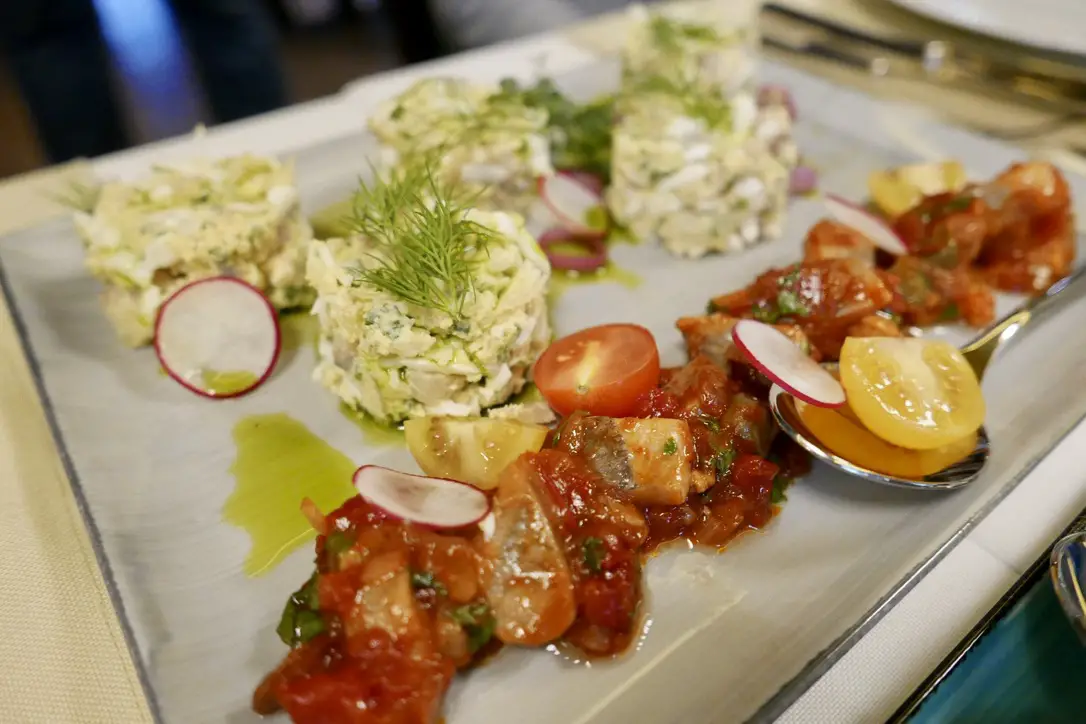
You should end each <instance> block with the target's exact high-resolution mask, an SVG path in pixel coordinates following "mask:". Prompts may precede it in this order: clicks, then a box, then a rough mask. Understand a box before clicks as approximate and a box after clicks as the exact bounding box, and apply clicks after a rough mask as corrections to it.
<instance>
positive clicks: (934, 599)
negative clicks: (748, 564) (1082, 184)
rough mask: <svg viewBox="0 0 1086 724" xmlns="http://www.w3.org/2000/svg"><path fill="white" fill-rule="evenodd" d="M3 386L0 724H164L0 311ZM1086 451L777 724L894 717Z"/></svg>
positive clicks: (922, 88)
mask: <svg viewBox="0 0 1086 724" xmlns="http://www.w3.org/2000/svg"><path fill="white" fill-rule="evenodd" d="M786 4H788V5H791V6H794V7H799V8H802V9H806V10H811V11H814V12H819V13H822V14H824V15H826V16H832V17H835V18H837V19H840V20H843V21H845V22H847V23H848V24H850V25H853V26H856V27H862V28H865V29H872V30H880V31H883V32H888V31H894V32H898V33H903V32H904V33H909V34H912V35H914V36H915V37H925V38H929V37H930V38H935V37H939V38H955V37H959V34H957V33H956V32H955V31H952V30H949V29H946V28H941V27H939V26H935V25H932V24H931V23H927V22H924V21H921V20H918V19H914V18H910V17H908V16H906V15H903V14H902V13H900V12H899V11H896V10H894V9H893V8H892V7H891V6H890V5H889V4H887V3H885V2H883V1H882V0H787V2H786ZM607 22H610V21H608V20H606V19H603V20H597V21H593V22H592V23H589V24H588V25H586V26H585V27H582V28H579V29H574V30H571V31H570V32H569V33H566V34H562V35H557V34H555V35H548V36H541V37H537V38H531V39H526V40H522V41H517V42H514V43H509V44H504V45H501V46H495V47H492V48H488V49H484V50H481V51H475V52H473V53H468V54H463V55H460V56H455V57H453V58H450V59H445V60H442V61H438V62H436V63H430V64H425V65H421V66H413V67H411V68H408V69H404V70H400V71H396V72H393V73H389V74H385V75H381V76H375V77H373V78H367V79H364V80H362V81H359V82H356V83H352V84H351V85H349V86H347V87H346V88H345V89H344V90H343V92H342V93H340V94H339V95H338V96H335V97H333V98H330V99H326V100H322V101H318V102H314V103H309V104H305V105H302V106H297V107H294V108H291V109H287V110H285V111H281V112H278V113H274V114H270V115H268V116H264V117H261V118H257V119H253V120H250V121H244V122H240V123H235V124H230V125H227V126H223V127H220V128H217V129H214V130H212V131H211V132H210V133H209V134H208V135H207V136H206V137H205V138H204V139H202V140H200V141H194V140H192V139H180V140H174V141H167V142H163V143H158V144H154V145H151V146H146V147H142V148H139V149H134V150H131V151H127V152H124V153H120V154H116V155H113V156H109V157H105V158H102V159H96V160H95V161H93V162H90V163H78V164H71V165H68V166H64V167H58V168H52V169H46V170H44V171H41V172H37V173H34V174H28V175H25V176H22V177H18V178H15V179H11V180H9V181H6V182H2V183H0V234H2V233H5V232H8V231H12V230H14V229H16V228H21V227H25V226H29V225H32V224H35V223H39V222H41V221H43V220H45V219H48V218H50V217H53V216H56V215H58V214H62V213H64V209H62V208H60V207H58V206H57V205H56V204H53V203H51V202H50V201H48V192H49V191H50V190H56V189H59V188H63V186H64V185H65V184H68V183H70V182H71V181H73V180H77V179H79V178H83V177H86V176H87V175H88V174H90V173H94V174H99V175H103V176H127V175H131V174H135V173H138V172H139V170H140V169H142V168H145V167H146V165H147V162H148V160H149V159H152V158H156V159H161V158H162V157H163V156H166V157H171V156H182V155H186V154H191V153H193V152H194V151H197V152H200V153H206V154H217V153H226V152H230V151H236V150H237V149H238V148H244V149H245V150H249V151H253V152H264V153H282V152H289V151H290V150H292V149H295V148H300V147H303V146H306V145H309V144H312V143H318V142H320V141H326V140H330V139H334V138H337V137H340V136H345V135H348V134H350V133H351V132H354V131H357V129H358V127H359V125H360V124H361V122H362V119H363V118H364V117H365V113H366V110H367V109H368V108H372V105H373V103H374V102H375V101H376V100H379V99H381V98H385V97H387V96H388V95H389V94H390V93H393V92H395V91H396V90H398V89H400V88H402V87H404V86H406V84H408V83H410V82H411V81H412V80H414V79H415V78H417V77H419V76H420V75H424V74H427V73H433V72H435V70H436V71H437V72H441V73H445V74H465V75H472V76H475V77H493V78H495V79H496V78H498V77H501V76H507V75H519V76H523V77H531V76H532V75H533V74H535V73H536V72H537V71H538V70H539V65H540V59H541V58H543V57H547V58H549V59H550V60H549V61H548V62H551V63H554V64H555V65H553V66H549V67H546V68H545V70H547V71H550V72H560V71H561V70H563V69H568V68H573V67H576V66H577V65H578V64H581V63H584V62H586V61H588V60H589V59H590V58H591V57H592V54H593V53H595V52H598V51H600V50H606V48H605V47H604V48H601V47H599V41H600V39H601V38H608V37H615V34H614V33H606V32H600V29H601V27H602V24H604V23H607ZM982 44H983V43H982ZM792 62H794V60H792ZM796 64H797V65H800V66H801V67H805V68H808V69H810V70H812V71H815V72H818V73H820V74H823V75H826V76H829V77H831V78H833V79H834V80H837V81H840V82H842V83H847V84H851V85H855V86H859V87H862V88H864V89H866V90H869V91H870V92H872V93H874V94H876V95H882V96H885V97H892V98H894V99H897V100H902V99H905V100H910V101H915V102H917V103H919V104H922V105H924V106H926V107H928V108H930V109H932V112H933V113H937V114H939V115H942V116H945V117H947V118H949V119H950V120H953V121H957V122H960V123H964V124H967V125H973V126H975V127H979V128H983V129H989V130H992V129H996V130H999V129H1021V128H1032V127H1033V126H1034V125H1036V124H1038V123H1042V122H1044V121H1045V120H1046V118H1048V116H1047V115H1046V114H1044V113H1042V112H1040V111H1037V110H1035V109H1030V108H1025V107H1022V106H1019V105H1016V104H1013V103H1007V102H999V101H995V100H992V99H990V98H984V97H979V96H971V95H967V94H962V93H960V92H951V91H949V90H947V89H941V88H934V87H932V86H931V85H928V84H924V83H917V82H912V81H898V80H888V79H872V78H869V77H863V76H861V75H859V74H856V73H855V72H853V71H846V70H842V69H840V68H835V67H831V66H829V65H827V64H825V63H822V62H820V61H811V60H805V61H801V62H798V63H796ZM1073 143H1082V144H1083V145H1086V130H1084V129H1082V128H1075V127H1068V128H1062V129H1059V130H1058V131H1057V132H1055V133H1050V134H1047V135H1044V136H1038V137H1036V138H1033V139H1031V142H1030V144H1029V148H1030V151H1031V152H1032V153H1034V154H1035V155H1039V156H1044V157H1047V158H1050V159H1052V160H1054V161H1056V162H1058V163H1061V164H1064V165H1065V166H1067V167H1068V168H1072V169H1073V170H1076V171H1078V172H1083V171H1086V163H1084V162H1083V161H1082V160H1080V159H1079V158H1078V157H1077V156H1075V155H1073V154H1070V153H1068V152H1066V151H1065V150H1062V147H1063V146H1064V145H1066V144H1073ZM2 305H3V301H2V300H0V307H2ZM0 379H2V380H3V384H0V582H2V585H0V607H2V608H3V610H5V611H8V612H9V614H8V615H9V623H8V625H7V626H6V627H5V634H4V636H3V637H0V660H2V661H5V662H8V663H7V665H6V666H5V670H4V675H3V676H2V677H0V721H3V722H13V723H17V724H32V723H35V722H43V723H45V722H48V723H49V724H59V723H61V722H88V723H89V722H110V723H114V722H145V721H146V722H149V721H152V720H153V718H152V715H151V712H150V711H149V710H148V707H147V704H146V701H145V700H144V698H143V694H142V689H141V685H140V682H139V679H138V676H137V674H136V672H135V669H134V667H133V666H132V662H131V659H130V655H129V652H128V650H127V648H126V646H125V642H124V637H123V635H122V633H121V629H120V626H119V624H118V621H117V619H116V615H115V613H114V612H113V609H112V607H111V605H110V601H109V597H108V595H107V593H106V590H105V586H104V584H103V581H102V576H101V573H100V571H99V569H98V567H97V565H96V563H95V560H94V555H93V553H92V551H91V547H90V544H89V540H88V537H87V532H86V530H85V529H84V527H83V524H82V520H81V516H80V512H79V510H78V507H77V505H76V502H75V499H74V498H73V496H72V494H71V491H70V489H69V487H68V481H67V478H66V476H65V474H64V470H63V467H62V465H61V462H60V460H59V458H58V455H57V451H56V447H55V446H54V444H53V440H52V438H51V436H50V432H49V428H48V425H47V424H46V421H45V419H44V415H43V413H42V409H41V405H40V404H39V401H38V398H37V395H36V393H35V390H34V386H33V383H32V381H31V377H30V374H29V371H28V368H27V365H26V362H25V359H24V357H23V354H22V350H21V347H20V345H19V342H18V339H17V335H16V333H15V329H14V327H13V324H12V320H11V317H10V315H9V314H8V312H7V309H6V308H0ZM1083 446H1086V424H1083V425H1080V426H1079V427H1078V428H1077V429H1076V430H1074V431H1073V432H1072V433H1071V434H1070V435H1068V437H1067V438H1066V439H1065V440H1064V441H1063V442H1062V443H1061V444H1060V445H1059V447H1057V449H1056V450H1054V451H1053V452H1052V453H1051V454H1050V455H1049V456H1048V457H1047V458H1046V459H1045V460H1044V461H1043V462H1042V463H1041V464H1040V465H1039V466H1038V467H1037V468H1036V469H1035V470H1034V471H1033V472H1032V473H1031V474H1030V475H1029V476H1028V477H1027V478H1026V480H1025V481H1023V482H1022V483H1021V484H1020V485H1019V486H1018V487H1017V488H1016V489H1015V490H1014V492H1012V493H1011V494H1010V495H1009V496H1008V497H1007V498H1006V499H1005V500H1004V501H1003V502H1002V503H1001V504H1000V505H999V506H998V507H997V508H996V509H995V511H994V512H992V513H991V514H990V515H989V516H988V517H987V518H985V519H984V520H983V521H981V522H980V523H979V524H978V525H977V526H976V527H975V528H974V529H973V530H972V531H971V532H970V534H969V535H968V536H967V537H966V538H964V539H963V540H962V541H961V542H960V543H959V544H958V545H957V546H956V547H955V548H954V549H953V550H951V552H950V553H949V554H948V555H947V556H946V558H945V559H944V560H943V561H942V562H941V563H939V565H937V566H936V567H935V568H934V570H933V571H932V572H930V573H929V574H928V575H927V576H926V577H925V578H924V579H923V580H921V581H920V583H919V584H917V586H916V587H915V588H914V589H913V590H912V591H911V592H910V593H909V594H908V595H906V596H905V597H904V599H903V600H902V601H901V602H900V603H899V604H898V605H897V606H895V607H894V608H893V609H892V610H891V611H890V612H889V613H888V614H887V615H886V616H885V617H884V618H883V619H882V620H881V621H879V622H878V623H877V624H876V625H875V626H874V627H873V628H872V629H871V630H870V632H869V633H868V634H867V635H866V636H864V637H863V638H862V639H861V640H860V641H859V642H858V643H857V644H856V645H855V646H854V647H853V648H852V649H851V650H849V651H848V652H847V653H846V654H845V655H844V656H843V657H842V658H841V659H840V660H839V661H838V662H837V663H836V664H835V665H834V666H833V668H831V669H830V671H829V672H828V673H827V674H826V675H825V676H824V677H823V678H822V679H820V680H819V681H818V683H817V684H815V686H814V687H812V688H811V689H810V690H809V691H808V692H807V693H806V694H805V695H804V696H803V697H802V698H801V699H799V700H798V701H797V702H796V703H795V704H794V705H793V706H792V707H791V708H790V709H789V710H788V711H787V712H786V713H785V714H784V715H783V717H782V718H781V719H780V721H783V722H789V723H795V724H799V723H801V722H802V723H808V724H813V723H816V722H827V723H832V724H847V723H849V722H858V723H859V722H871V721H881V720H884V719H885V717H886V716H887V715H888V714H889V713H890V712H892V711H893V710H894V709H895V708H896V707H897V706H898V704H899V703H900V702H901V701H902V700H903V699H904V698H905V697H906V696H907V695H908V694H909V693H910V692H911V691H912V689H913V688H915V686H916V685H917V684H918V683H919V682H920V681H921V680H922V679H923V678H924V677H925V676H926V675H927V674H928V673H929V672H930V671H931V670H932V669H933V668H934V666H935V665H936V664H937V663H938V662H939V661H940V660H941V659H942V658H943V656H944V655H945V654H946V653H947V652H948V651H949V650H950V649H951V648H952V647H953V646H954V645H955V644H956V643H957V641H958V640H959V639H960V638H961V637H962V636H963V635H964V634H965V633H966V632H967V631H968V630H969V628H970V627H971V626H972V625H973V624H974V623H975V622H976V621H977V620H978V619H979V618H980V617H981V616H982V615H983V614H984V612H985V611H987V609H988V608H990V607H991V606H992V604H994V603H995V601H996V600H997V599H998V598H999V597H1000V595H1001V594H1002V593H1003V592H1004V591H1005V590H1006V589H1007V588H1008V587H1009V586H1010V585H1011V584H1012V583H1013V582H1014V580H1015V579H1017V578H1018V577H1019V575H1021V573H1022V572H1024V571H1025V570H1026V569H1027V568H1028V567H1029V565H1030V564H1031V563H1032V562H1033V560H1034V559H1035V558H1036V557H1037V556H1038V555H1039V554H1040V553H1041V552H1042V551H1043V550H1044V548H1045V546H1046V545H1047V544H1048V543H1049V542H1050V541H1051V540H1052V538H1053V537H1054V536H1055V535H1056V534H1057V533H1058V532H1059V531H1060V530H1061V529H1062V528H1063V527H1064V526H1065V525H1066V524H1067V523H1068V522H1069V521H1070V520H1071V519H1072V518H1073V517H1074V516H1075V514H1076V513H1077V512H1078V511H1079V510H1080V509H1082V508H1083V507H1086V469H1084V468H1082V466H1081V465H1077V464H1076V463H1077V456H1076V455H1075V453H1076V449H1077V448H1081V447H1083ZM16 612H18V614H16ZM16 616H17V617H16Z"/></svg>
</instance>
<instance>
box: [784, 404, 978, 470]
mask: <svg viewBox="0 0 1086 724" xmlns="http://www.w3.org/2000/svg"><path fill="white" fill-rule="evenodd" d="M796 412H798V413H799V416H800V419H802V420H803V424H804V425H806V426H807V429H808V430H810V431H811V433H812V434H813V435H814V436H815V437H816V438H818V441H819V442H821V443H822V444H823V445H824V446H825V447H827V448H828V449H829V450H830V451H831V452H833V453H835V454H836V455H838V456H839V457H842V458H844V459H845V460H848V461H849V462H851V463H854V464H856V465H859V466H860V467H862V468H867V469H868V470H874V471H875V472H876V473H883V474H884V475H894V476H896V477H899V478H912V479H917V480H919V479H921V478H923V477H924V476H926V475H932V474H933V473H937V472H939V471H940V470H944V469H945V468H948V467H950V466H951V465H953V464H954V463H956V462H959V461H960V460H963V459H964V458H965V457H966V456H967V455H969V454H970V453H972V452H973V450H974V449H975V448H976V446H977V433H976V432H971V433H969V434H968V435H966V436H965V437H963V438H961V439H960V440H955V441H954V442H952V443H950V444H949V445H946V446H943V447H939V448H935V449H933V450H907V449H905V448H903V447H898V446H897V445H891V444H890V443H888V442H886V441H885V440H883V439H882V438H880V437H876V436H875V435H874V434H873V433H872V432H871V431H870V430H868V429H867V428H866V427H864V425H863V423H862V422H860V420H859V418H858V417H856V413H854V412H853V411H852V410H851V409H850V408H849V406H848V405H847V404H846V405H845V406H844V407H839V408H836V409H830V408H828V407H815V406H814V405H808V404H807V403H806V402H803V401H802V400H799V399H797V400H796Z"/></svg>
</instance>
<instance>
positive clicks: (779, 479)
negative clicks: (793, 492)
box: [769, 475, 792, 504]
mask: <svg viewBox="0 0 1086 724" xmlns="http://www.w3.org/2000/svg"><path fill="white" fill-rule="evenodd" d="M791 484H792V479H791V478H788V477H785V476H784V475H777V476H776V477H774V478H773V488H772V490H770V492H769V502H770V503H774V504H777V503H783V502H784V501H786V500H788V496H787V495H785V494H784V491H786V490H787V489H788V486H789V485H791Z"/></svg>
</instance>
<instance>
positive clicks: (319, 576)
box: [253, 497, 492, 724]
mask: <svg viewBox="0 0 1086 724" xmlns="http://www.w3.org/2000/svg"><path fill="white" fill-rule="evenodd" d="M323 528H324V529H325V530H326V531H327V534H326V535H321V536H319V537H318V539H317V546H316V551H317V559H316V572H315V574H314V577H313V578H312V579H311V580H310V582H309V583H307V584H306V586H303V588H302V589H300V591H299V592H298V593H296V594H295V595H294V596H293V597H292V598H291V601H290V602H289V603H288V604H287V608H286V610H284V614H283V621H282V622H281V624H280V629H279V632H280V636H281V637H284V640H285V641H286V642H287V643H288V644H290V645H292V650H291V652H290V653H289V654H288V655H287V657H286V658H285V659H284V661H283V663H282V664H281V665H280V666H279V667H278V668H277V669H276V670H275V671H273V672H272V673H271V674H269V675H268V677H267V678H266V679H265V680H264V681H263V682H262V683H261V685H260V686H259V687H258V689H257V690H256V693H255V694H254V697H253V708H254V710H255V711H257V712H258V713H261V714H270V713H273V712H275V711H278V710H280V709H282V710H285V711H286V712H287V714H289V715H290V717H291V719H292V720H293V721H295V722H297V723H298V724H310V723H312V724H325V723H327V722H350V723H351V724H416V723H422V722H434V721H437V717H438V716H439V714H440V710H441V702H442V698H443V696H444V693H445V690H446V689H447V688H448V685H449V683H450V682H451V680H452V676H453V674H454V673H455V671H456V669H457V668H458V667H462V666H466V665H468V664H470V663H471V662H472V661H473V659H474V657H475V656H476V655H478V654H481V653H483V652H484V651H485V650H489V649H488V647H489V646H491V643H490V632H489V631H488V625H489V624H488V615H489V614H488V611H489V609H488V607H487V604H486V602H485V600H483V599H482V595H481V590H480V587H479V566H480V562H479V560H478V556H477V554H476V552H475V547H474V544H473V541H472V540H471V539H470V538H469V537H467V535H463V534H458V533H457V532H455V531H454V532H450V533H438V532H435V531H431V530H427V529H424V528H420V527H418V526H414V525H410V524H407V523H404V522H402V521H399V520H396V519H394V518H391V517H390V516H388V515H386V514H384V513H383V512H382V511H381V510H380V509H378V508H376V507H374V506H372V505H370V504H368V503H367V502H366V501H365V500H363V499H362V498H359V497H356V498H352V499H350V500H348V501H347V502H346V503H344V504H343V506H342V507H340V508H339V509H338V510H336V511H334V512H333V513H332V514H331V515H329V516H327V517H326V519H325V521H324V526H323ZM491 628H492V627H491Z"/></svg>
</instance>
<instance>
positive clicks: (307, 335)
mask: <svg viewBox="0 0 1086 724" xmlns="http://www.w3.org/2000/svg"><path fill="white" fill-rule="evenodd" d="M319 327H320V324H319V323H318V321H317V318H316V317H315V316H314V315H312V314H310V313H309V312H308V311H304V312H290V313H289V314H281V315H279V333H280V335H281V337H282V342H283V349H284V350H286V351H287V352H294V351H296V350H299V349H301V348H302V347H305V346H307V345H315V344H316V343H317V331H318V329H319Z"/></svg>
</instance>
